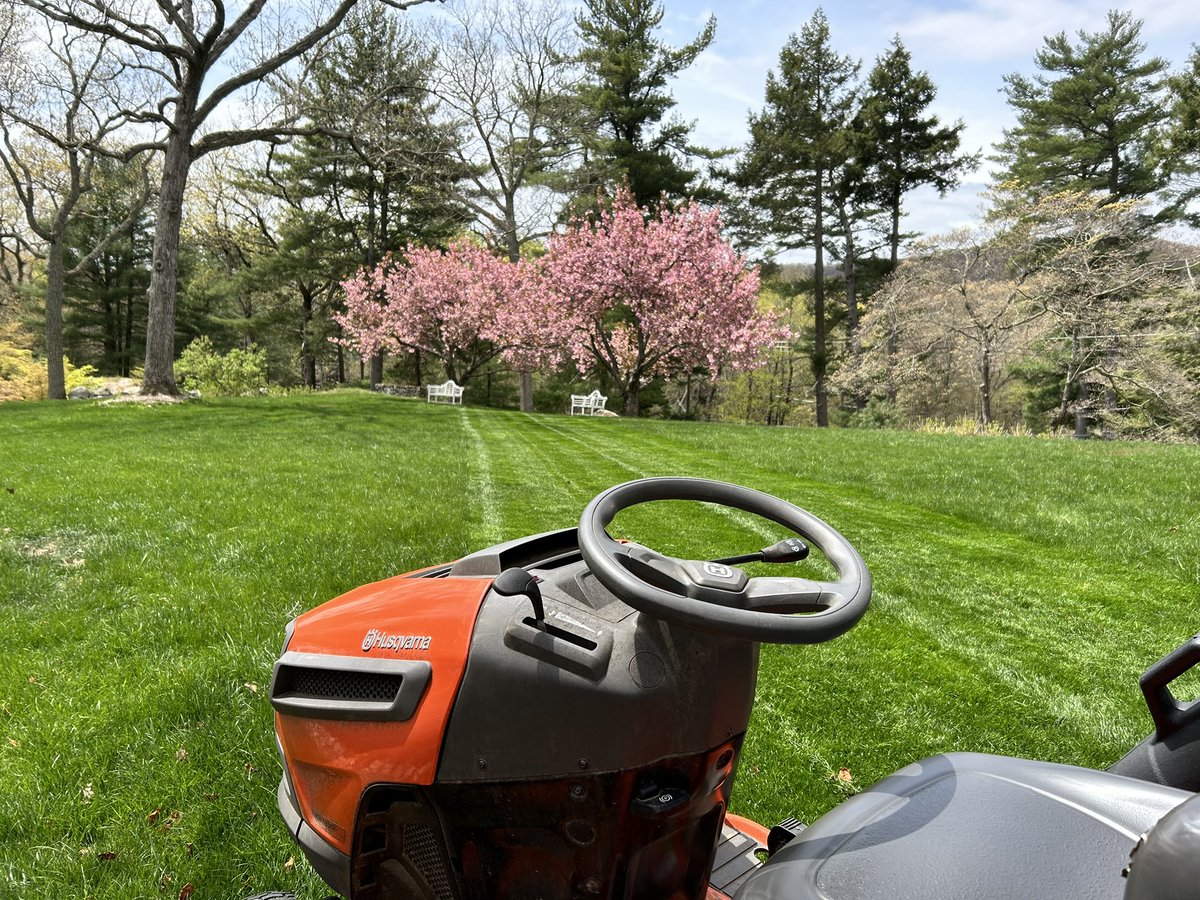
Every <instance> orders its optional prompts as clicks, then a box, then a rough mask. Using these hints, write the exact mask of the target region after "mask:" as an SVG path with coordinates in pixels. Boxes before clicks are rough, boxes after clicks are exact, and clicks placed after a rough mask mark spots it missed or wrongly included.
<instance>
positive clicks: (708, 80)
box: [663, 0, 1200, 234]
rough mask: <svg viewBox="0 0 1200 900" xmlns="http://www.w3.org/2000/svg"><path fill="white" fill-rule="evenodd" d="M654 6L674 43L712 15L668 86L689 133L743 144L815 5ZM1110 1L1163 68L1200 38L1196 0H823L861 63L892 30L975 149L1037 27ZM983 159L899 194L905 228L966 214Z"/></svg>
mask: <svg viewBox="0 0 1200 900" xmlns="http://www.w3.org/2000/svg"><path fill="white" fill-rule="evenodd" d="M663 5H664V7H665V9H666V15H665V17H664V20H663V37H664V39H665V40H667V41H670V42H671V43H673V44H675V45H676V46H678V45H679V44H682V43H684V42H685V41H688V40H691V38H693V37H694V36H695V35H696V33H697V32H698V31H699V29H700V28H701V26H702V24H703V22H704V21H705V20H706V19H707V17H708V15H709V14H710V13H712V14H714V15H716V17H717V36H716V40H715V41H714V43H713V44H712V46H711V47H709V49H708V50H707V51H705V52H704V54H702V55H701V57H700V58H699V59H698V60H697V62H696V63H695V65H694V66H693V67H692V68H691V69H690V70H688V71H687V72H685V73H683V75H681V77H680V78H679V80H678V82H677V83H676V84H675V85H674V88H673V91H674V94H675V97H676V100H677V101H678V110H679V112H680V114H681V115H682V116H683V117H684V118H685V119H688V120H694V121H695V123H696V127H695V131H694V135H695V139H696V140H697V142H698V143H701V144H705V145H708V146H738V145H741V144H743V143H744V142H745V139H746V116H747V113H748V112H749V111H750V110H752V109H753V110H758V109H760V108H761V106H762V97H763V87H764V84H765V82H766V75H767V70H768V69H770V68H773V67H775V66H776V65H777V63H778V59H779V50H780V48H781V47H782V46H783V42H784V41H785V40H786V39H787V36H788V35H789V34H791V33H792V32H798V31H799V30H800V28H801V27H802V26H803V25H804V23H805V22H807V21H808V20H809V19H810V18H811V16H812V14H813V11H814V10H815V9H816V8H817V5H816V4H812V5H804V4H793V3H779V2H769V0H749V2H745V0H743V2H733V0H717V2H710V3H702V2H693V0H663ZM1113 8H1117V9H1130V10H1132V11H1133V13H1134V15H1135V16H1136V17H1137V18H1140V19H1143V20H1144V25H1143V28H1142V40H1143V42H1144V43H1145V44H1146V46H1147V51H1146V55H1147V56H1149V55H1158V56H1162V57H1164V58H1165V59H1166V60H1167V61H1168V62H1169V63H1170V64H1171V66H1172V68H1176V69H1177V68H1180V67H1181V66H1182V65H1183V63H1184V61H1185V60H1186V59H1187V57H1188V55H1189V54H1190V52H1191V48H1192V45H1193V44H1196V43H1200V2H1197V0H1156V2H1155V3H1153V4H1151V3H1143V4H1141V5H1126V6H1115V5H1114V4H1113V3H1112V2H1111V0H1109V2H1078V0H1076V2H1070V0H968V2H954V0H940V2H939V0H919V2H913V3H902V2H896V0H893V2H888V0H861V2H854V3H840V4H832V3H831V4H828V5H825V6H824V9H825V13H826V16H827V17H828V19H829V24H830V33H831V40H832V43H833V45H834V47H835V48H836V49H837V50H838V52H840V53H844V54H849V55H850V56H852V57H854V58H856V59H861V60H862V61H863V66H864V69H866V68H869V67H870V66H871V65H872V64H873V63H874V60H875V58H876V57H877V56H878V55H879V54H880V53H882V52H883V51H884V50H885V48H886V47H887V45H888V43H889V41H891V39H892V37H893V35H896V34H899V35H900V38H901V40H903V41H904V44H905V46H907V47H908V49H909V51H910V52H911V53H912V56H913V66H914V68H917V69H924V70H925V71H927V72H929V74H930V76H931V77H932V78H933V81H934V83H935V84H936V85H937V87H938V96H937V100H936V102H935V104H934V110H935V111H936V112H937V113H938V115H939V116H940V117H941V118H942V120H943V121H954V120H956V119H962V120H963V121H964V123H965V124H966V130H965V132H964V141H963V144H964V148H966V149H969V150H972V151H974V150H983V151H984V153H985V155H986V154H987V153H989V152H990V151H991V145H992V144H993V143H994V142H995V141H996V140H998V139H999V138H1000V136H1001V132H1002V130H1003V129H1004V128H1006V127H1011V126H1012V124H1013V121H1014V120H1013V115H1012V112H1011V110H1010V109H1009V107H1008V104H1007V103H1006V102H1005V99H1004V95H1003V93H1002V92H1001V88H1002V87H1003V81H1002V78H1003V76H1004V74H1005V73H1008V72H1021V73H1023V74H1027V75H1031V74H1033V73H1034V71H1035V68H1034V64H1033V56H1034V53H1035V52H1036V50H1037V49H1038V48H1039V47H1041V46H1042V40H1043V38H1044V37H1045V36H1046V35H1049V34H1055V33H1057V32H1059V31H1066V32H1067V33H1068V34H1069V35H1072V36H1074V35H1075V33H1076V32H1077V31H1078V30H1079V29H1081V28H1082V29H1085V30H1087V31H1099V30H1101V29H1102V28H1103V27H1104V26H1105V15H1106V13H1107V11H1108V10H1109V9H1113ZM988 166H989V164H988V163H987V162H986V160H985V162H984V163H983V166H982V167H981V171H979V172H977V173H976V174H975V175H973V176H971V177H970V178H968V179H967V180H966V181H965V182H964V184H963V186H962V187H961V188H960V189H959V190H958V191H956V192H954V193H953V194H951V195H948V196H947V197H946V198H945V199H941V198H939V197H938V196H937V194H936V192H934V191H924V190H922V191H917V192H914V194H913V195H910V199H909V200H908V201H907V207H908V213H909V216H908V218H907V220H906V227H907V228H909V229H911V230H916V231H921V232H924V233H926V234H933V233H940V232H944V231H947V230H949V229H951V228H954V227H956V226H958V225H963V224H966V223H968V222H970V221H973V220H974V219H976V218H977V215H978V211H979V205H980V200H979V197H978V194H979V191H980V190H981V189H982V188H983V186H984V184H985V183H986V181H987V168H988Z"/></svg>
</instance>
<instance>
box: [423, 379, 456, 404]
mask: <svg viewBox="0 0 1200 900" xmlns="http://www.w3.org/2000/svg"><path fill="white" fill-rule="evenodd" d="M462 394H463V389H462V388H460V387H459V386H458V385H457V384H455V383H454V379H453V378H451V379H450V380H449V381H445V382H442V383H441V384H427V385H425V401H426V402H427V403H462Z"/></svg>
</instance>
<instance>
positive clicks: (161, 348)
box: [142, 117, 192, 395]
mask: <svg viewBox="0 0 1200 900" xmlns="http://www.w3.org/2000/svg"><path fill="white" fill-rule="evenodd" d="M179 121H181V117H176V122H177V123H178V122H179ZM176 127H177V130H176V131H175V132H173V133H172V134H171V136H170V138H169V139H168V140H167V149H166V153H165V154H164V155H163V173H162V186H161V188H160V190H159V194H158V217H157V219H156V221H155V225H154V253H153V263H152V266H151V272H150V291H149V303H150V309H149V312H148V315H147V318H146V368H145V374H144V375H143V376H142V393H143V394H171V395H176V394H178V393H179V387H178V386H177V385H176V384H175V368H174V367H175V293H176V290H177V288H178V279H179V227H180V224H181V223H182V221H183V193H184V190H185V189H186V187H187V178H188V169H189V167H190V166H191V162H192V160H191V155H192V150H191V132H190V131H188V130H183V129H179V128H178V125H177V126H176Z"/></svg>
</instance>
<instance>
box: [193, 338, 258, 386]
mask: <svg viewBox="0 0 1200 900" xmlns="http://www.w3.org/2000/svg"><path fill="white" fill-rule="evenodd" d="M175 373H176V374H177V375H178V376H179V380H180V383H181V384H182V385H183V386H184V387H185V388H188V389H189V390H197V391H200V392H201V393H203V394H211V395H213V396H216V397H242V396H245V395H246V394H257V393H259V392H260V391H262V390H264V389H265V388H266V386H267V351H266V350H261V349H259V348H258V347H255V346H254V345H253V344H251V345H250V347H249V348H248V349H246V350H241V349H238V348H234V349H233V350H230V351H229V352H228V353H226V354H224V355H222V354H220V353H217V351H216V350H214V349H213V345H212V341H210V340H209V339H208V338H207V337H206V336H202V337H198V338H196V339H195V340H194V341H192V342H191V343H190V344H188V346H187V348H186V349H185V350H184V351H183V353H182V354H180V356H179V360H178V361H177V362H176V363H175Z"/></svg>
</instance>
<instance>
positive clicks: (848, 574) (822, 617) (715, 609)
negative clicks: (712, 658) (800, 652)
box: [579, 478, 871, 644]
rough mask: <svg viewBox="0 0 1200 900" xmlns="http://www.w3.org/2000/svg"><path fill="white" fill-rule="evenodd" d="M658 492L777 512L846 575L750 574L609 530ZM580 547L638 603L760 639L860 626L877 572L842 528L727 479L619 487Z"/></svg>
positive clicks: (609, 493)
mask: <svg viewBox="0 0 1200 900" xmlns="http://www.w3.org/2000/svg"><path fill="white" fill-rule="evenodd" d="M654 500H699V501H702V502H705V503H715V504H718V505H720V506H731V507H733V508H735V509H741V510H744V511H746V512H749V513H754V514H755V515H758V516H762V517H763V518H764V519H769V520H771V521H772V522H775V523H777V524H779V525H782V526H784V527H785V528H789V529H791V530H792V531H794V532H795V533H796V534H798V535H800V536H801V537H802V538H804V539H805V540H806V541H808V542H809V543H811V544H812V545H814V546H815V547H816V548H817V549H818V550H820V551H821V552H822V553H824V554H825V556H826V558H827V559H828V560H829V561H830V562H831V563H832V564H833V566H834V568H835V569H837V575H838V580H837V581H810V580H808V579H807V578H761V577H760V578H748V577H747V576H746V573H745V572H743V571H742V570H741V569H737V568H734V567H733V566H728V565H723V564H720V563H712V562H705V561H703V560H684V559H674V558H673V557H669V556H664V555H662V554H661V553H655V552H654V551H653V550H650V549H648V548H646V547H643V546H641V545H639V544H622V543H620V542H618V541H614V540H613V539H612V538H611V537H609V536H608V532H607V531H606V530H605V529H606V528H607V527H608V525H609V523H611V522H612V520H613V518H615V517H616V515H617V513H619V512H620V511H621V510H623V509H628V508H629V507H631V506H635V505H637V504H638V503H649V502H651V501H654ZM579 549H580V550H581V551H582V553H583V558H584V561H585V562H586V563H587V565H588V568H590V569H591V571H592V573H593V574H594V575H595V576H596V577H597V578H598V579H600V583H601V584H603V585H604V586H605V587H606V588H608V589H609V590H610V591H612V592H613V593H614V594H615V595H616V596H617V597H618V598H619V599H621V600H623V601H624V602H625V603H628V604H629V605H630V606H632V607H633V608H634V609H637V610H640V611H642V612H645V613H649V614H651V615H653V616H657V617H659V618H662V619H666V620H668V621H670V622H676V623H679V624H681V625H688V626H691V627H693V628H699V629H701V630H703V631H709V632H714V633H717V634H725V635H729V636H731V637H739V638H745V639H747V640H752V641H763V642H766V643H773V644H815V643H819V642H821V641H828V640H831V639H832V638H835V637H837V636H838V635H840V634H843V633H844V632H846V631H848V630H849V629H850V628H851V627H853V626H854V624H855V623H856V622H858V620H859V619H861V618H862V616H863V613H865V612H866V611H867V605H868V604H869V603H870V602H871V573H870V572H868V571H867V566H866V564H865V563H864V562H863V560H862V557H861V556H859V555H858V551H857V550H855V549H854V548H853V547H852V546H851V545H850V542H849V541H847V540H846V539H845V538H844V537H842V536H841V535H840V534H838V532H837V531H835V530H834V529H833V528H831V527H830V526H829V525H827V524H825V523H824V522H823V521H821V520H820V519H818V518H817V517H816V516H814V515H812V514H811V513H807V512H805V511H804V510H802V509H801V508H800V507H798V506H793V505H792V504H790V503H787V502H785V501H783V500H780V499H779V498H778V497H772V496H771V495H770V494H764V493H762V492H761V491H755V490H751V489H750V488H745V487H741V486H739V485H736V484H727V483H725V482H723V481H709V480H707V479H703V478H643V479H640V480H638V481H628V482H626V483H625V484H619V485H617V486H616V487H611V488H609V489H608V490H606V491H604V492H603V493H601V494H598V495H597V496H596V497H595V499H593V500H592V502H591V503H589V504H588V505H587V508H586V509H584V511H583V515H582V516H581V517H580V519H579ZM790 613H806V615H790Z"/></svg>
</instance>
